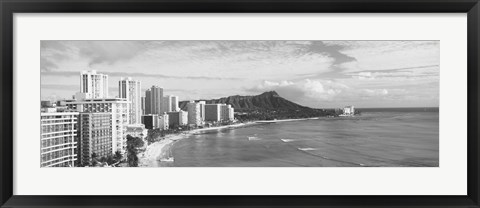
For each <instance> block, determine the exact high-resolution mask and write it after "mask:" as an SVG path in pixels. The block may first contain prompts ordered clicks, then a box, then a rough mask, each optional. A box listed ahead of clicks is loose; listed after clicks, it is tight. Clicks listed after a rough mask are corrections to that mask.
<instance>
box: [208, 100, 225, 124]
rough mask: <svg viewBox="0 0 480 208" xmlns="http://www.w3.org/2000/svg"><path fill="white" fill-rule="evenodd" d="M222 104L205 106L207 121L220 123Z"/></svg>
mask: <svg viewBox="0 0 480 208" xmlns="http://www.w3.org/2000/svg"><path fill="white" fill-rule="evenodd" d="M220 106H221V105H220V104H205V121H214V122H216V121H220V119H221V117H220V116H221V109H220Z"/></svg>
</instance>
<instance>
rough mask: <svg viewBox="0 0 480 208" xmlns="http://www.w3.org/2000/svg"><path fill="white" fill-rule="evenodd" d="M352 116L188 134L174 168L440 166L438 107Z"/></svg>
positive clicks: (177, 146) (173, 150)
mask: <svg viewBox="0 0 480 208" xmlns="http://www.w3.org/2000/svg"><path fill="white" fill-rule="evenodd" d="M360 111H361V112H362V114H361V115H360V116H355V117H336V118H319V119H315V120H301V121H288V122H277V123H266V124H254V125H250V126H245V127H242V128H234V129H222V130H212V131H206V132H203V133H201V134H200V133H199V134H195V135H190V136H188V137H187V138H184V139H182V140H179V141H177V142H175V143H173V144H172V146H171V147H170V149H169V150H168V151H169V152H168V154H169V155H170V157H173V158H174V160H173V161H172V162H158V163H157V166H178V167H438V166H439V112H438V108H428V109H424V108H395V109H393V108H392V109H360Z"/></svg>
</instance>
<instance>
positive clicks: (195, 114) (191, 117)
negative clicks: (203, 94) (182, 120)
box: [187, 101, 203, 126]
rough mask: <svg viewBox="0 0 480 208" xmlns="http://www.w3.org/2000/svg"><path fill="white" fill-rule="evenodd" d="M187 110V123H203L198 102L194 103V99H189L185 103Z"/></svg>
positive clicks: (199, 124) (198, 124)
mask: <svg viewBox="0 0 480 208" xmlns="http://www.w3.org/2000/svg"><path fill="white" fill-rule="evenodd" d="M187 112H188V124H193V125H197V126H201V125H202V124H203V123H202V119H201V111H200V104H199V103H195V101H190V102H189V103H187Z"/></svg>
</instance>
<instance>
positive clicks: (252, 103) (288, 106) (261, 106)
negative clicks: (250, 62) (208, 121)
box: [179, 91, 312, 112]
mask: <svg viewBox="0 0 480 208" xmlns="http://www.w3.org/2000/svg"><path fill="white" fill-rule="evenodd" d="M198 101H205V102H206V103H207V104H219V103H225V104H229V105H231V106H232V107H233V108H234V109H235V111H236V112H237V111H254V110H276V109H278V110H308V109H312V108H309V107H306V106H302V105H299V104H297V103H294V102H292V101H289V100H287V99H285V98H283V97H281V96H280V95H279V94H278V93H277V92H276V91H267V92H264V93H261V94H259V95H232V96H228V97H222V98H218V99H209V100H195V102H198ZM188 102H189V101H181V102H179V107H180V108H181V109H182V110H187V109H186V106H187V103H188Z"/></svg>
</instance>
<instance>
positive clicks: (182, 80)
mask: <svg viewBox="0 0 480 208" xmlns="http://www.w3.org/2000/svg"><path fill="white" fill-rule="evenodd" d="M85 70H97V71H98V72H99V73H103V74H106V75H108V76H109V85H108V88H109V89H108V90H109V94H110V97H115V96H118V84H117V83H118V81H120V78H121V77H132V78H133V79H135V80H139V81H140V82H142V89H141V93H142V94H145V90H146V89H148V88H150V87H151V86H153V85H158V86H160V87H163V88H164V90H165V92H164V94H165V95H175V96H178V97H179V98H180V101H184V100H198V99H213V98H220V97H227V96H231V95H255V94H260V93H262V92H265V91H272V90H274V91H276V92H278V93H279V94H280V95H281V96H282V97H285V98H286V99H288V100H291V101H293V102H296V103H299V104H301V105H305V106H308V107H314V108H334V107H342V106H345V105H355V106H357V107H438V105H439V42H438V41H42V42H41V81H42V86H41V93H42V100H50V99H70V98H71V96H72V95H73V94H75V92H77V91H79V89H80V83H79V79H78V76H79V74H80V72H81V71H85ZM74 83H77V84H74Z"/></svg>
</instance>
